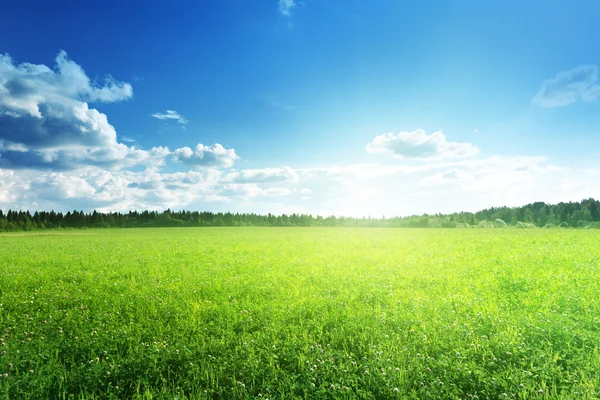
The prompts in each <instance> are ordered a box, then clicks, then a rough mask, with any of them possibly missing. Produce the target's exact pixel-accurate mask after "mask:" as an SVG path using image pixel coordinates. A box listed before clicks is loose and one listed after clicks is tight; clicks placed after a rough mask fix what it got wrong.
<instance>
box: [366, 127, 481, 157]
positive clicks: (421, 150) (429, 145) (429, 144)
mask: <svg viewBox="0 0 600 400" xmlns="http://www.w3.org/2000/svg"><path fill="white" fill-rule="evenodd" d="M366 149H367V151H368V152H369V153H391V154H392V155H394V156H395V157H397V158H412V159H439V158H464V157H471V156H473V155H475V154H477V153H478V152H479V149H478V148H477V147H476V146H475V145H473V144H471V143H459V142H449V141H447V140H446V136H445V135H444V134H443V133H442V132H441V131H438V132H434V133H432V134H431V135H428V134H427V133H426V132H425V131H424V130H423V129H417V130H416V131H413V132H400V133H397V134H395V133H387V134H385V135H379V136H376V137H375V138H374V139H373V141H372V142H371V143H369V144H367V147H366Z"/></svg>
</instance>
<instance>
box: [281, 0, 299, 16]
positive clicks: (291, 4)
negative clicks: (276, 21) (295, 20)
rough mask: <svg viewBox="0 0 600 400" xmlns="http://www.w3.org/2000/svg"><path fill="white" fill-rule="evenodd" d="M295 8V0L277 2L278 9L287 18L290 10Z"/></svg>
mask: <svg viewBox="0 0 600 400" xmlns="http://www.w3.org/2000/svg"><path fill="white" fill-rule="evenodd" d="M296 6H297V4H296V1H295V0H279V3H278V9H279V12H280V13H281V14H282V15H285V16H286V17H289V16H290V15H291V13H292V10H293V9H294V8H295V7H296Z"/></svg>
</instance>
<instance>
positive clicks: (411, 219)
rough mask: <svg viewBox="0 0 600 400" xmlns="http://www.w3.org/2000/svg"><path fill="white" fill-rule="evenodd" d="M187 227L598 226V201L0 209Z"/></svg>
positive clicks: (5, 224) (37, 224)
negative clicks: (328, 210)
mask: <svg viewBox="0 0 600 400" xmlns="http://www.w3.org/2000/svg"><path fill="white" fill-rule="evenodd" d="M186 226H331V227H335V226H340V227H390V228H508V227H517V228H534V227H539V228H558V227H571V228H600V202H599V201H597V200H594V199H587V200H583V201H581V202H568V203H558V204H546V203H544V202H536V203H531V204H527V205H525V206H522V207H492V208H488V209H485V210H481V211H477V212H475V213H471V212H460V213H452V214H432V215H430V214H423V215H411V216H407V217H392V218H385V217H382V218H371V217H363V218H351V217H335V216H329V217H322V216H319V215H317V216H312V215H310V214H291V215H286V214H281V215H274V214H270V213H269V214H266V215H261V214H254V213H235V214H234V213H230V212H227V213H213V212H208V211H205V212H198V211H172V210H170V209H167V210H165V211H141V212H139V211H129V212H127V213H119V212H113V213H102V212H97V211H93V212H88V213H85V212H83V211H76V210H75V211H72V212H71V211H69V212H67V213H62V212H54V211H36V212H34V213H33V214H31V212H29V211H17V210H8V212H6V213H5V212H3V211H2V210H0V231H9V232H10V231H33V230H46V229H73V228H75V229H85V228H144V227H186Z"/></svg>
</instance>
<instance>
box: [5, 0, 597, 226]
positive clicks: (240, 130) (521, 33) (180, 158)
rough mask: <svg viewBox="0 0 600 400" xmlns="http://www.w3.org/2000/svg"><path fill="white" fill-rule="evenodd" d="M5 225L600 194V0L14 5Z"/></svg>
mask: <svg viewBox="0 0 600 400" xmlns="http://www.w3.org/2000/svg"><path fill="white" fill-rule="evenodd" d="M11 3H12V4H8V5H4V6H3V11H2V16H3V18H2V20H3V22H2V24H0V209H4V210H7V209H9V208H12V209H29V210H38V209H45V210H49V209H54V210H61V211H67V210H73V209H77V210H79V209H82V210H84V211H88V210H92V209H97V210H103V211H107V210H116V211H127V210H130V209H138V210H142V209H165V208H172V209H182V208H184V209H190V210H210V211H233V212H258V213H267V212H271V213H276V214H279V213H292V212H308V213H313V214H321V215H329V214H336V215H352V216H362V215H371V216H381V215H385V216H393V215H408V214H415V213H416V214H420V213H425V212H427V213H436V212H453V211H461V210H467V211H475V210H478V209H482V208H487V207H490V206H501V205H509V206H516V205H522V204H525V203H529V202H533V201H546V202H552V203H555V202H560V201H579V200H582V199H584V198H589V197H595V198H600V185H598V184H597V181H598V179H599V178H600V146H599V145H600V136H599V135H600V82H599V81H598V65H600V50H598V46H597V40H596V39H597V38H598V37H600V26H599V25H598V24H597V21H598V20H599V19H600V4H598V2H597V1H595V0H570V1H562V0H558V1H552V2H547V1H528V2H522V1H513V0H509V1H502V2H481V1H436V2H433V1H420V2H413V1H397V0H379V1H366V0H364V1H360V0H353V1H348V0H346V1H341V0H304V1H300V0H264V1H263V0H259V1H245V0H231V1H227V2H224V1H199V2H192V1H189V2H173V4H170V3H167V2H158V1H143V2H142V1H127V2H121V1H118V2H117V1H108V2H102V3H90V2H79V1H72V2H65V1H58V2H52V3H48V2H36V1H33V2H27V3H22V2H11Z"/></svg>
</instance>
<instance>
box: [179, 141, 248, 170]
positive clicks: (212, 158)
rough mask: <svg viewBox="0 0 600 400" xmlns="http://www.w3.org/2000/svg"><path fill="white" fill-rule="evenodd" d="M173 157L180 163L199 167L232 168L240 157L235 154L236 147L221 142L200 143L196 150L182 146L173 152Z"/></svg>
mask: <svg viewBox="0 0 600 400" xmlns="http://www.w3.org/2000/svg"><path fill="white" fill-rule="evenodd" d="M172 158H173V159H174V160H175V161H176V162H178V163H182V164H188V165H193V166H195V167H198V168H206V167H211V168H212V167H219V168H230V167H232V166H233V163H234V162H235V160H237V159H238V158H239V157H238V156H237V154H235V150H234V149H226V148H224V147H223V146H221V145H220V144H219V143H215V144H214V145H212V146H204V145H202V144H199V145H197V146H196V149H195V150H192V149H190V148H189V147H182V148H180V149H177V150H175V151H174V152H173V153H172Z"/></svg>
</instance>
